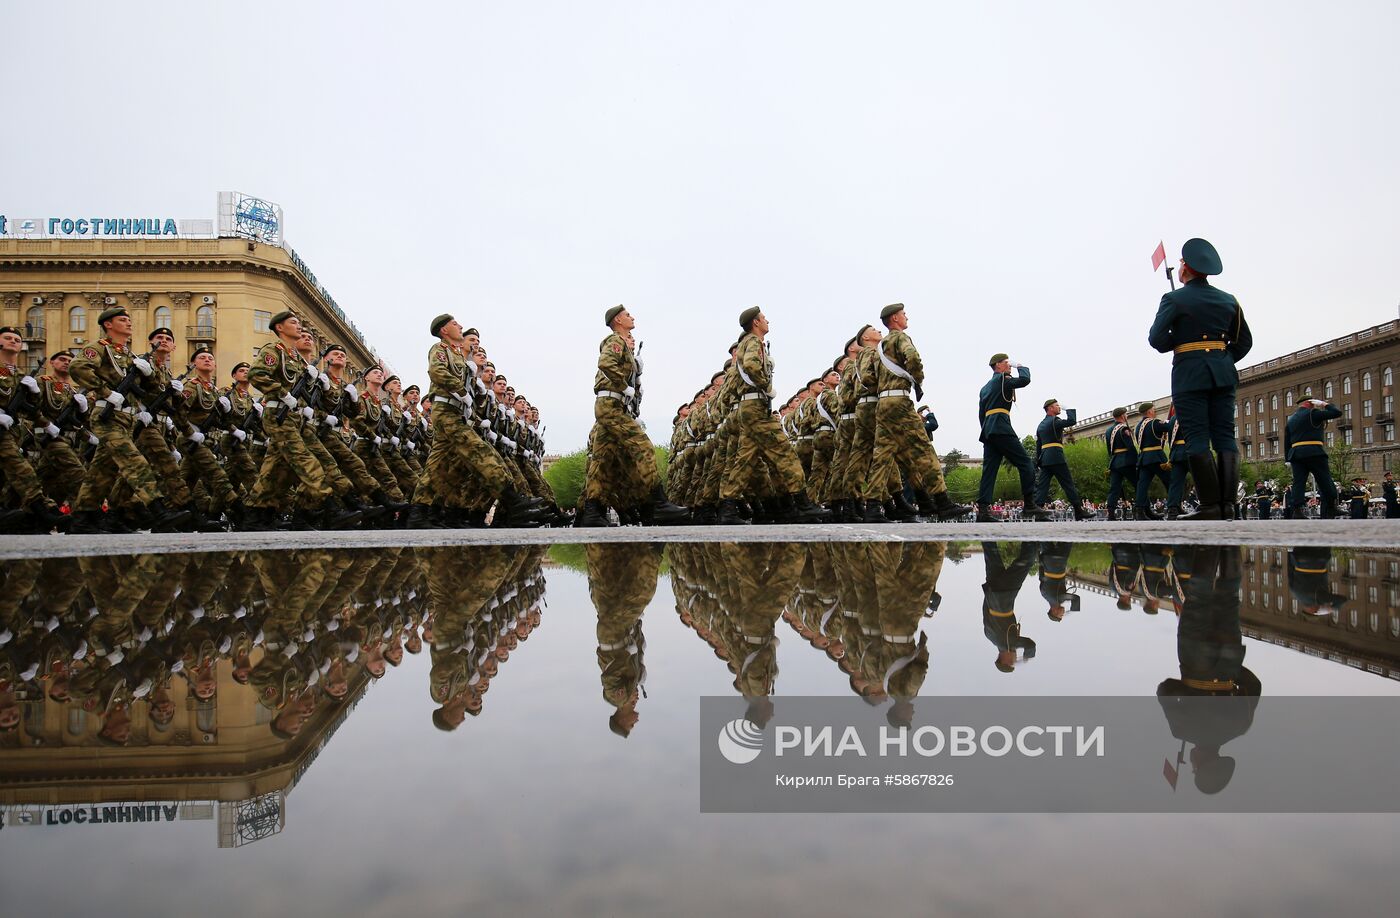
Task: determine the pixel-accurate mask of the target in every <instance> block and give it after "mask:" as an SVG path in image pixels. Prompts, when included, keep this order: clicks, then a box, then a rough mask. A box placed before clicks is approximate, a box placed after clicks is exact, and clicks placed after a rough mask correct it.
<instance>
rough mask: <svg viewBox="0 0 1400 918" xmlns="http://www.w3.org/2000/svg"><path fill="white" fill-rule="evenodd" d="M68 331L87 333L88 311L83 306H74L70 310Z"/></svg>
mask: <svg viewBox="0 0 1400 918" xmlns="http://www.w3.org/2000/svg"><path fill="white" fill-rule="evenodd" d="M68 330H69V331H70V332H85V331H87V310H86V309H84V308H83V307H81V306H74V307H73V308H72V309H70V310H68Z"/></svg>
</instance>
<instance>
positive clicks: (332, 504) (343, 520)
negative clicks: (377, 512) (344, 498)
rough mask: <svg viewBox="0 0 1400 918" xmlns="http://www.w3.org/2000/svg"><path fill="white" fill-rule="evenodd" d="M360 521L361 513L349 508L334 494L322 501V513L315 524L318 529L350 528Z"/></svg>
mask: <svg viewBox="0 0 1400 918" xmlns="http://www.w3.org/2000/svg"><path fill="white" fill-rule="evenodd" d="M359 521H360V514H359V513H357V512H356V511H354V510H347V509H346V508H345V505H344V504H342V503H341V502H340V501H339V500H337V499H336V497H335V495H333V494H332V495H331V496H330V497H327V498H326V499H325V500H324V501H323V502H322V503H321V514H320V516H319V517H317V519H316V521H315V523H314V525H315V526H316V528H317V529H350V528H352V527H354V526H355V524H356V523H358V522H359Z"/></svg>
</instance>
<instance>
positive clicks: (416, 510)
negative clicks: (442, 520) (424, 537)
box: [404, 504, 442, 529]
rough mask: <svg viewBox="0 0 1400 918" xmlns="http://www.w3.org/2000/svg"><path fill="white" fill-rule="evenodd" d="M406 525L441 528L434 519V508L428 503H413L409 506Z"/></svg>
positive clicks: (412, 527) (409, 526) (415, 527)
mask: <svg viewBox="0 0 1400 918" xmlns="http://www.w3.org/2000/svg"><path fill="white" fill-rule="evenodd" d="M404 525H405V526H406V527H407V528H409V529H441V528H442V527H441V526H439V525H438V523H437V520H434V519H433V514H432V509H431V508H430V507H429V506H428V505H427V504H413V505H412V506H410V507H409V508H408V519H407V521H406V522H405V523H404Z"/></svg>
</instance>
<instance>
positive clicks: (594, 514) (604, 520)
mask: <svg viewBox="0 0 1400 918" xmlns="http://www.w3.org/2000/svg"><path fill="white" fill-rule="evenodd" d="M607 525H608V517H607V514H606V513H605V512H604V510H603V505H602V504H600V503H599V502H598V501H596V500H586V501H584V502H583V509H582V510H580V511H579V512H578V514H577V515H576V516H575V517H574V528H575V529H602V528H605V527H606V526H607Z"/></svg>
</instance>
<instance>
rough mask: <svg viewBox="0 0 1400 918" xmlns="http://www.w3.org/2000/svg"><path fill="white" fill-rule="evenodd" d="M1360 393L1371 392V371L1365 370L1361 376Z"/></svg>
mask: <svg viewBox="0 0 1400 918" xmlns="http://www.w3.org/2000/svg"><path fill="white" fill-rule="evenodd" d="M1361 391H1362V392H1370V391H1371V371H1370V370H1367V371H1366V372H1365V373H1362V374H1361Z"/></svg>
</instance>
